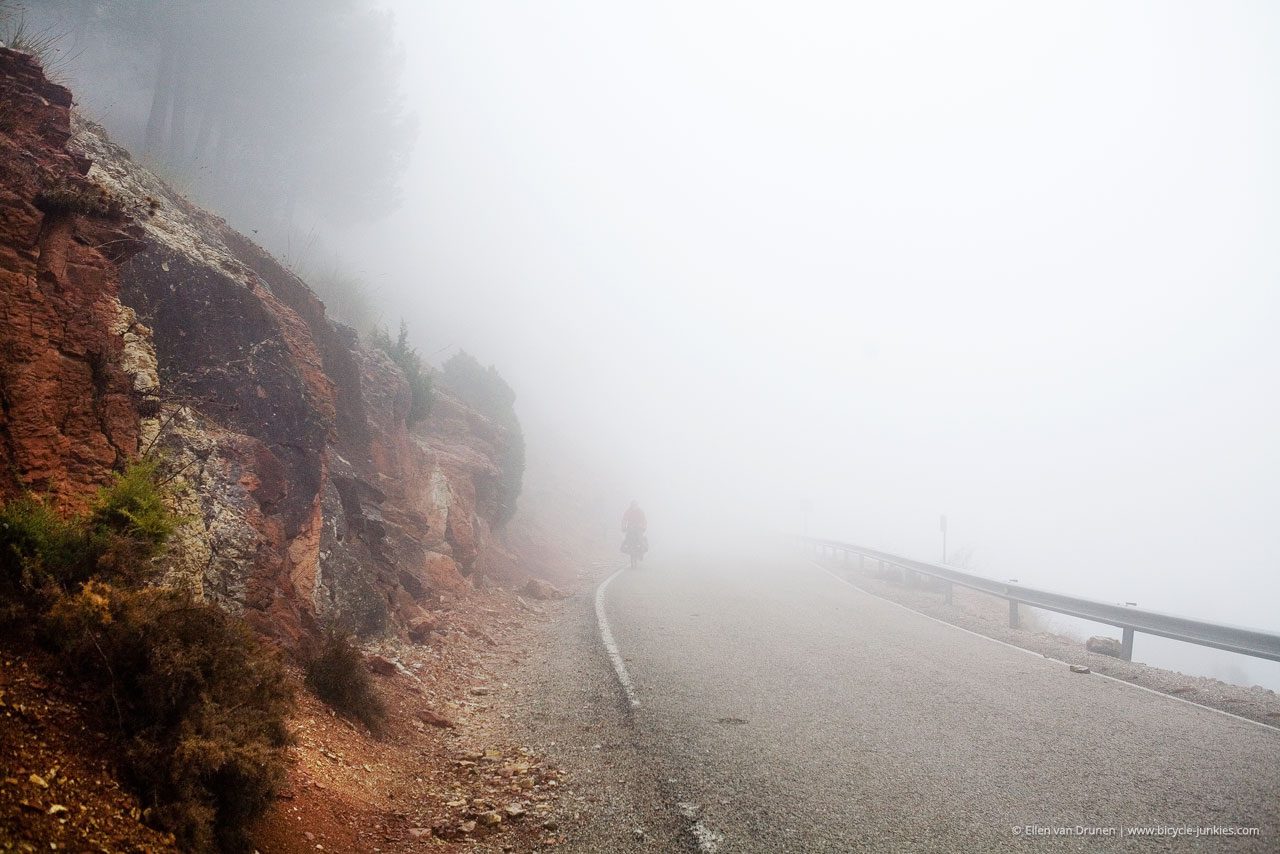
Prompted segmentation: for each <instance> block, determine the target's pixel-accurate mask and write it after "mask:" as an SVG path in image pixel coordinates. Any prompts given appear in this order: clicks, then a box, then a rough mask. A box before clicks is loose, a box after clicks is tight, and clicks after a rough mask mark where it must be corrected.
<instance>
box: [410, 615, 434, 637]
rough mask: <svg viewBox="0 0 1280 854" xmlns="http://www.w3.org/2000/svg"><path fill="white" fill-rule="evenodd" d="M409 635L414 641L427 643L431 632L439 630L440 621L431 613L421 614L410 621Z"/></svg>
mask: <svg viewBox="0 0 1280 854" xmlns="http://www.w3.org/2000/svg"><path fill="white" fill-rule="evenodd" d="M408 629H409V637H410V639H412V640H413V642H414V643H426V642H427V640H428V639H430V637H431V633H432V632H435V631H439V629H440V623H439V622H438V621H437V620H436V619H435V617H432V616H431V615H430V614H425V613H423V614H419V615H418V616H416V617H414V618H413V619H411V620H410V621H409V624H408Z"/></svg>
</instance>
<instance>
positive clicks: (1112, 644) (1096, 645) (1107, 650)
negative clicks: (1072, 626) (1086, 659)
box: [1084, 635, 1124, 658]
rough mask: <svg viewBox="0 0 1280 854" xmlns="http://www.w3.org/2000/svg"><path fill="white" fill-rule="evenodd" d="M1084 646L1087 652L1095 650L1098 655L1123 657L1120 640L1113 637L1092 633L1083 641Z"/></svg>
mask: <svg viewBox="0 0 1280 854" xmlns="http://www.w3.org/2000/svg"><path fill="white" fill-rule="evenodd" d="M1084 648H1085V649H1087V650H1089V652H1096V653H1098V654H1099V655H1109V656H1111V657H1112V658H1124V652H1123V650H1122V648H1121V646H1120V641H1118V640H1116V639H1115V638H1108V637H1103V636H1102V635H1094V636H1093V637H1091V638H1089V640H1087V641H1085V645H1084Z"/></svg>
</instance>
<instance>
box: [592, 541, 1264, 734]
mask: <svg viewBox="0 0 1280 854" xmlns="http://www.w3.org/2000/svg"><path fill="white" fill-rule="evenodd" d="M809 563H811V564H813V565H814V566H816V567H817V568H818V569H820V570H822V571H823V572H825V573H826V574H827V575H830V576H831V577H832V578H834V579H835V580H836V581H839V582H840V583H841V584H847V585H849V586H850V587H852V588H853V589H854V590H857V591H858V592H860V593H865V594H866V595H867V596H873V597H875V598H876V599H879V600H880V601H881V602H888V603H889V604H890V605H893V606H894V607H895V608H901V609H902V610H904V611H910V612H911V613H913V614H918V615H920V616H921V617H924V618H925V619H926V620H933V621H934V622H935V623H941V624H942V625H944V626H948V627H950V628H953V629H955V630H956V631H958V632H964V633H965V634H967V635H973V636H974V637H975V638H982V639H983V640H987V641H991V642H992V643H998V644H1000V645H1001V646H1007V647H1009V649H1016V650H1017V651H1018V652H1021V653H1025V654H1027V655H1031V656H1034V657H1036V658H1043V659H1046V660H1048V661H1056V662H1058V663H1059V664H1066V665H1068V666H1070V662H1066V661H1063V660H1062V659H1060V658H1054V657H1053V656H1051V655H1044V654H1043V653H1039V652H1036V651H1035V650H1031V649H1027V648H1026V647H1022V646H1018V645H1017V644H1012V643H1009V642H1008V641H1002V640H1000V639H999V638H993V637H991V635H984V634H982V633H981V632H975V631H972V630H970V629H966V628H965V627H964V626H957V625H956V624H955V623H948V622H947V621H946V620H940V619H938V618H937V617H935V616H933V615H932V614H926V613H925V612H924V611H917V610H916V609H915V608H911V607H908V606H906V605H903V604H902V603H901V602H895V601H893V600H892V599H887V598H885V597H884V596H881V595H879V594H878V593H872V592H871V591H870V590H866V589H864V588H862V587H859V586H858V585H856V584H854V583H853V582H852V581H849V579H847V578H841V577H840V576H838V575H836V574H835V573H834V572H832V571H831V570H829V569H827V568H826V567H825V566H823V565H822V564H820V563H818V562H817V561H816V560H810V561H809ZM605 583H606V584H608V582H607V581H606V582H605ZM1091 675H1093V676H1101V677H1102V678H1103V679H1110V680H1111V681H1112V682H1115V683H1116V684H1117V685H1123V686H1125V687H1126V688H1134V689H1136V690H1138V691H1146V692H1147V693H1148V694H1155V695H1156V696H1157V697H1164V698H1165V699H1166V700H1173V701H1174V702H1176V703H1185V704H1187V705H1188V706H1194V707H1195V708H1197V709H1205V710H1206V711H1210V712H1214V713H1215V714H1219V715H1225V716H1226V717H1228V718H1234V719H1235V720H1238V721H1243V722H1245V723H1247V724H1253V725H1254V726H1256V727H1262V728H1263V729H1265V730H1270V731H1271V732H1272V733H1277V732H1280V730H1277V729H1276V728H1275V727H1273V726H1271V725H1270V724H1264V723H1262V722H1261V721H1255V720H1252V719H1251V718H1246V717H1244V716H1243V715H1237V714H1235V713H1233V712H1227V711H1224V710H1222V709H1215V708H1214V707H1213V706H1206V705H1204V704H1203V703H1197V702H1195V701H1193V700H1188V699H1186V698H1185V697H1175V696H1173V695H1172V694H1166V693H1165V692H1163V691H1157V690H1156V689H1155V688H1148V687H1147V686H1145V685H1135V684H1134V683H1132V682H1129V681H1126V680H1124V679H1119V678H1117V677H1115V676H1108V675H1107V674H1105V673H1099V672H1098V671H1096V670H1094V671H1091Z"/></svg>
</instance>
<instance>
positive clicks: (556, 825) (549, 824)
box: [542, 818, 560, 832]
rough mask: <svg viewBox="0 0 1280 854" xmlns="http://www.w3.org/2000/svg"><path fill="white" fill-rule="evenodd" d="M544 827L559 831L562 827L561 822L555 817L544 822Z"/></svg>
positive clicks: (544, 828)
mask: <svg viewBox="0 0 1280 854" xmlns="http://www.w3.org/2000/svg"><path fill="white" fill-rule="evenodd" d="M542 829H543V830H550V831H553V832H554V831H557V830H559V829H560V822H558V821H556V820H555V819H554V818H549V819H547V820H546V821H544V822H543V823H542Z"/></svg>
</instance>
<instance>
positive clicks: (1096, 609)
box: [797, 537, 1280, 661]
mask: <svg viewBox="0 0 1280 854" xmlns="http://www.w3.org/2000/svg"><path fill="white" fill-rule="evenodd" d="M797 539H798V540H799V541H800V542H801V543H802V544H803V545H805V546H808V547H809V548H812V549H813V550H814V551H816V552H817V553H818V554H819V555H821V554H830V555H831V556H832V557H835V558H840V557H841V556H843V559H844V561H845V562H846V563H847V562H848V560H849V557H850V556H851V555H857V556H858V562H859V565H860V566H864V567H865V561H866V560H867V559H868V558H869V559H871V560H875V561H879V563H880V566H881V567H882V568H883V567H886V566H890V567H898V568H900V569H903V570H906V571H909V572H918V573H920V574H922V575H927V576H931V577H933V578H937V579H941V580H942V581H945V582H948V584H947V587H946V589H945V594H946V597H947V601H948V602H950V601H951V585H953V584H959V585H960V586H961V587H968V588H969V589H971V590H979V591H981V592H983V593H989V594H991V595H992V596H998V597H1000V598H1002V599H1007V600H1008V602H1009V625H1010V626H1012V627H1013V628H1017V627H1018V605H1020V604H1021V605H1030V606H1032V607H1035V608H1043V609H1045V610H1046V611H1055V612H1057V613H1059V614H1067V615H1069V616H1072V617H1080V618H1081V619H1085V620H1092V621H1094V622H1096V623H1105V624H1107V625H1111V626H1116V627H1118V628H1120V629H1123V631H1124V635H1123V638H1122V640H1121V642H1120V646H1121V657H1122V658H1124V660H1125V661H1131V660H1132V659H1133V635H1134V632H1143V633H1144V634H1149V635H1160V636H1161V637H1166V638H1173V639H1174V640H1180V641H1185V642H1186V643H1194V644H1199V645H1200V646H1211V647H1214V648H1216V649H1225V650H1227V651H1229V652H1238V653H1241V654H1243V655H1251V656H1254V657H1256V658H1267V659H1270V660H1272V661H1280V634H1274V633H1272V632H1264V631H1262V630H1260V629H1246V628H1241V627H1239V626H1228V625H1223V624H1220V623H1210V622H1208V621H1206V620H1196V619H1192V618H1190V617H1177V616H1174V615H1172V614H1162V613H1160V612H1158V611H1147V610H1143V609H1140V608H1131V607H1127V606H1125V605H1112V604H1110V603H1107V602H1099V601H1097V600H1096V599H1085V598H1083V597H1081V596H1068V595H1066V594H1064V593H1054V592H1052V591H1049V590H1039V589H1037V588H1035V587H1027V586H1025V585H1022V584H1018V583H1016V582H1011V581H1010V582H1003V581H996V580H995V579H993V578H985V577H983V576H981V575H974V574H973V573H969V572H962V571H961V570H958V569H954V568H952V567H949V566H942V565H940V564H935V563H926V562H924V561H919V560H912V559H911V558H906V557H902V556H900V555H895V554H889V553H888V552H881V551H876V550H875V549H867V548H863V547H862V546H855V545H852V544H850V543H842V542H838V541H836V540H823V539H818V538H816V537H798V538H797Z"/></svg>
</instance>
